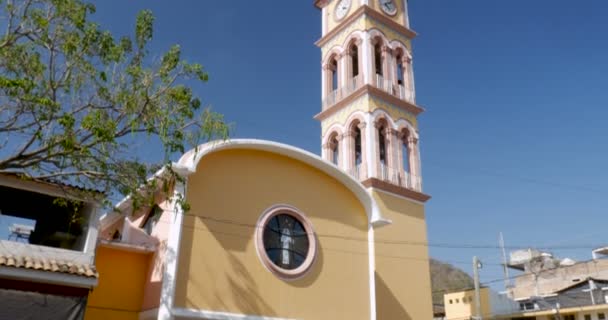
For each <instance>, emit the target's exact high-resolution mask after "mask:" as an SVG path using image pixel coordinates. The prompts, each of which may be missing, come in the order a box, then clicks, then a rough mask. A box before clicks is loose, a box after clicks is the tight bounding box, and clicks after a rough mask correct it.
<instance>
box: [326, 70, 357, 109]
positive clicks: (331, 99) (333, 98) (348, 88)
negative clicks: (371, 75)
mask: <svg viewBox="0 0 608 320" xmlns="http://www.w3.org/2000/svg"><path fill="white" fill-rule="evenodd" d="M362 86H363V75H361V74H359V75H357V76H356V77H352V78H350V79H348V80H346V84H345V85H343V86H342V87H341V88H338V89H336V90H334V91H332V92H330V93H329V94H327V96H326V97H325V99H323V102H322V104H323V110H325V109H327V108H329V107H331V106H333V105H334V104H336V103H338V102H340V101H341V100H342V99H344V98H346V97H348V96H349V95H350V94H351V93H353V92H355V90H357V89H359V88H361V87H362Z"/></svg>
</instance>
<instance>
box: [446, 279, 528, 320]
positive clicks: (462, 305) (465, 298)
mask: <svg viewBox="0 0 608 320" xmlns="http://www.w3.org/2000/svg"><path fill="white" fill-rule="evenodd" d="M479 297H480V302H481V304H480V307H481V310H480V311H481V317H482V318H483V319H493V318H495V317H497V316H499V315H503V314H509V313H513V312H517V311H518V310H519V306H518V304H517V302H515V301H513V300H511V299H509V298H508V297H507V296H506V295H503V294H498V293H496V292H494V291H492V290H491V289H490V288H487V287H483V288H481V289H480V290H479ZM443 300H444V301H443V303H444V305H445V319H446V320H463V319H473V317H474V316H475V315H476V310H475V290H474V289H470V290H464V291H457V292H452V293H447V294H445V295H444V299H443Z"/></svg>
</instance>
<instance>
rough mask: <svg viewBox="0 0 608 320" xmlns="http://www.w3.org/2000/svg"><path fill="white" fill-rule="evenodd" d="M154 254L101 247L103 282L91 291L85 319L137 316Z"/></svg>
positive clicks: (126, 319)
mask: <svg viewBox="0 0 608 320" xmlns="http://www.w3.org/2000/svg"><path fill="white" fill-rule="evenodd" d="M149 261H150V256H149V255H147V254H142V253H137V252H128V251H124V250H118V249H114V248H108V247H103V246H101V247H98V248H97V253H96V257H95V265H96V267H97V271H98V272H99V284H98V285H97V287H96V288H95V289H94V290H93V292H91V294H90V295H89V299H88V301H87V309H86V313H85V320H109V319H112V320H136V319H138V315H139V312H140V311H141V306H142V301H143V295H144V287H145V283H146V275H147V272H148V265H149Z"/></svg>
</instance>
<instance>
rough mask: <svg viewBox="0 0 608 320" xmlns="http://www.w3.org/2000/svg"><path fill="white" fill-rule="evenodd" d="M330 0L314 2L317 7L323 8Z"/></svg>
mask: <svg viewBox="0 0 608 320" xmlns="http://www.w3.org/2000/svg"><path fill="white" fill-rule="evenodd" d="M329 2H330V0H313V2H312V4H313V5H314V6H315V7H317V9H323V7H325V6H326V5H327V4H328V3H329Z"/></svg>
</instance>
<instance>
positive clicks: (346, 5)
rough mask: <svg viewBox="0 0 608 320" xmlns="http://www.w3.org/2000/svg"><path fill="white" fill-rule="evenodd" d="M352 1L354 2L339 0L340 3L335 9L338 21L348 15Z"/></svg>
mask: <svg viewBox="0 0 608 320" xmlns="http://www.w3.org/2000/svg"><path fill="white" fill-rule="evenodd" d="M351 2H352V1H351V0H339V1H338V4H337V5H336V9H335V16H334V18H335V19H336V21H338V20H342V19H344V17H346V14H347V13H348V10H350V5H351Z"/></svg>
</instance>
